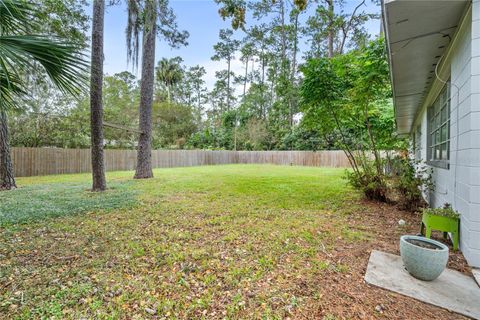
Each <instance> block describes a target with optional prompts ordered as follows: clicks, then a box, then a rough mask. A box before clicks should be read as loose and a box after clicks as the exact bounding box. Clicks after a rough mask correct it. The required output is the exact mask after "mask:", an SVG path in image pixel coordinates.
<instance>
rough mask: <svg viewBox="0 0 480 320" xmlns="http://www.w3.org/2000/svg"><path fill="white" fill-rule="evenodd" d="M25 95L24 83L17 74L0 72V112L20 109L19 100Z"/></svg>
mask: <svg viewBox="0 0 480 320" xmlns="http://www.w3.org/2000/svg"><path fill="white" fill-rule="evenodd" d="M24 94H25V88H24V87H23V82H22V81H21V79H20V78H18V77H17V76H16V75H15V74H10V75H8V74H6V73H5V72H4V71H3V70H0V110H15V109H18V104H17V100H18V99H20V98H21V97H22V96H23V95H24Z"/></svg>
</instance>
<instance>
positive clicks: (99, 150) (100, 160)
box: [90, 0, 107, 191]
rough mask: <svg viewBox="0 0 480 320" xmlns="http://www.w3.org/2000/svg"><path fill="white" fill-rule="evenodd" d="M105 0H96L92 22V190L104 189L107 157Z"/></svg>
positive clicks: (105, 186) (105, 185)
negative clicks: (104, 145) (103, 94)
mask: <svg viewBox="0 0 480 320" xmlns="http://www.w3.org/2000/svg"><path fill="white" fill-rule="evenodd" d="M104 14H105V1H104V0H94V2H93V24H92V62H91V78H90V79H91V80H90V126H91V140H92V147H91V153H92V178H93V184H92V190H93V191H104V190H105V189H106V188H107V182H106V179H105V159H104V155H103V102H102V89H103V24H104V22H103V19H104Z"/></svg>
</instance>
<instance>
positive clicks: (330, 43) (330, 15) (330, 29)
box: [327, 0, 335, 58]
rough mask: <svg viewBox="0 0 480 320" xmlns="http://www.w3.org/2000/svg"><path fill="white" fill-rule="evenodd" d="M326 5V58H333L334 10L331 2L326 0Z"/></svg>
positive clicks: (331, 0)
mask: <svg viewBox="0 0 480 320" xmlns="http://www.w3.org/2000/svg"><path fill="white" fill-rule="evenodd" d="M327 3H328V57H329V58H331V57H333V28H334V27H333V18H334V14H335V8H334V4H333V0H327Z"/></svg>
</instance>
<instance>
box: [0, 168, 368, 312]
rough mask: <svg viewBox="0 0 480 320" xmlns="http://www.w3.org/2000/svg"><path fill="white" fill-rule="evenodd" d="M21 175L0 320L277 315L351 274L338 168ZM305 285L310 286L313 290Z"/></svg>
mask: <svg viewBox="0 0 480 320" xmlns="http://www.w3.org/2000/svg"><path fill="white" fill-rule="evenodd" d="M154 173H155V178H154V179H149V180H142V181H133V180H131V176H132V172H116V173H113V174H109V176H108V180H109V185H110V186H111V187H112V189H111V190H109V191H108V192H106V193H104V194H92V193H91V192H88V191H86V189H87V188H88V186H89V179H90V176H89V175H82V174H81V175H62V176H49V177H35V178H24V179H18V185H19V186H21V188H20V189H18V190H15V191H12V192H4V193H1V194H0V225H1V227H0V244H1V245H0V262H1V263H0V318H2V317H6V318H18V319H31V318H56V319H64V318H66V319H69V318H71V319H78V318H82V317H83V318H96V319H117V318H149V317H153V316H158V317H159V318H166V319H177V318H184V319H191V318H197V319H202V318H204V319H207V318H208V319H210V318H228V319H240V318H242V319H243V318H264V319H277V318H278V319H280V318H284V317H288V316H290V315H292V314H295V311H296V310H297V308H299V307H300V306H302V304H304V303H305V302H306V300H308V299H312V297H313V298H315V297H320V296H321V295H320V294H319V293H318V292H317V291H318V290H320V288H316V287H315V286H311V285H309V283H310V282H311V283H314V282H315V279H318V277H322V276H324V275H325V274H327V273H328V274H331V273H333V274H347V273H348V272H349V266H348V265H346V264H343V263H342V262H341V261H335V260H333V259H331V258H329V254H328V252H330V251H331V250H332V249H333V248H334V247H335V246H336V245H337V243H341V244H342V245H348V244H352V243H362V242H368V241H369V239H370V237H371V235H370V234H369V233H368V232H367V231H365V228H361V226H359V228H356V227H355V226H350V225H349V224H348V223H347V219H348V217H349V215H350V214H351V212H352V210H355V208H356V206H358V204H357V200H358V199H359V195H358V194H357V193H356V192H354V191H352V190H351V189H350V188H348V187H347V186H346V183H345V181H344V180H343V179H342V178H341V177H342V175H343V170H341V169H325V168H323V169H321V168H308V167H280V166H267V165H261V166H247V165H227V166H215V167H213V166H212V167H192V168H175V169H159V170H155V172H154ZM305 286H306V287H305Z"/></svg>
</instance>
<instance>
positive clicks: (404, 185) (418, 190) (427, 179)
mask: <svg viewBox="0 0 480 320" xmlns="http://www.w3.org/2000/svg"><path fill="white" fill-rule="evenodd" d="M392 174H393V189H394V191H395V193H396V195H397V198H398V199H397V202H398V204H399V206H400V208H401V209H404V210H408V211H418V209H420V208H424V207H425V206H427V202H426V201H425V199H424V197H423V194H424V193H425V192H428V191H432V190H433V189H434V185H433V182H432V176H431V169H428V168H427V167H426V166H425V165H423V164H422V163H420V162H415V161H412V160H410V159H408V158H396V159H394V161H393V172H392Z"/></svg>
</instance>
